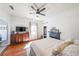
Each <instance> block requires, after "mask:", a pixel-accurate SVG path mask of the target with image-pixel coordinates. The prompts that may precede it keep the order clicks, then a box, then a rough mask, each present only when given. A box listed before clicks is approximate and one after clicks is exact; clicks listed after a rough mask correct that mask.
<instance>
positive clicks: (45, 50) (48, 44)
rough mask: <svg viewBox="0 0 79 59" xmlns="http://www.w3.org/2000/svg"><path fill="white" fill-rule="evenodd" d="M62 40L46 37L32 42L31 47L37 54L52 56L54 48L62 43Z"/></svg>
mask: <svg viewBox="0 0 79 59" xmlns="http://www.w3.org/2000/svg"><path fill="white" fill-rule="evenodd" d="M60 42H61V40H57V39H54V38H45V39H41V40H37V41H34V42H32V44H31V46H30V47H31V49H30V50H32V51H33V53H34V54H35V55H36V56H51V55H52V49H53V48H54V47H55V46H57V45H58V44H60ZM32 51H31V53H32ZM32 55H33V54H32Z"/></svg>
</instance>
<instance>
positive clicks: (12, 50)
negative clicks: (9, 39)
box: [2, 42, 29, 56]
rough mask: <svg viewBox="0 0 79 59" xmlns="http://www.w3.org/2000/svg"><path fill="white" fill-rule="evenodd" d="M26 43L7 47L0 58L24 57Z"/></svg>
mask: <svg viewBox="0 0 79 59" xmlns="http://www.w3.org/2000/svg"><path fill="white" fill-rule="evenodd" d="M28 43H29V42H27V43H20V44H16V45H10V46H8V48H7V49H6V50H5V51H4V53H3V54H2V56H26V55H27V54H26V53H27V51H26V48H25V47H26V45H27V44H28Z"/></svg>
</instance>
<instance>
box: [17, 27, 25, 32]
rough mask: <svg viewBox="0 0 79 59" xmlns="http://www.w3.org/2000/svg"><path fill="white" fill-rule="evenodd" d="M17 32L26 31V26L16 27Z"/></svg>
mask: <svg viewBox="0 0 79 59" xmlns="http://www.w3.org/2000/svg"><path fill="white" fill-rule="evenodd" d="M16 31H17V32H23V31H26V27H16Z"/></svg>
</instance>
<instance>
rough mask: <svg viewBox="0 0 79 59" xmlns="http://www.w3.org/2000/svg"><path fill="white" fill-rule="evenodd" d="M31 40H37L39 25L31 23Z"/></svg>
mask: <svg viewBox="0 0 79 59" xmlns="http://www.w3.org/2000/svg"><path fill="white" fill-rule="evenodd" d="M31 39H37V24H36V23H31Z"/></svg>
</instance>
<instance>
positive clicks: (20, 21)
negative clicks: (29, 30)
mask: <svg viewBox="0 0 79 59" xmlns="http://www.w3.org/2000/svg"><path fill="white" fill-rule="evenodd" d="M11 18H12V20H11V30H13V31H16V26H24V27H29V22H30V19H28V18H24V17H19V16H11Z"/></svg>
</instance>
